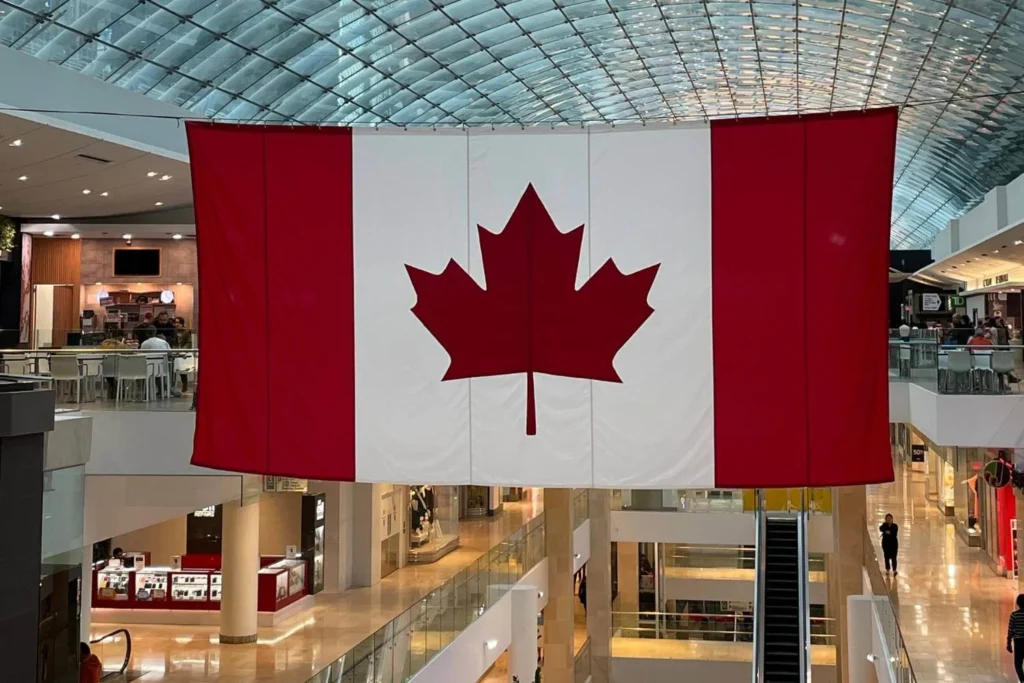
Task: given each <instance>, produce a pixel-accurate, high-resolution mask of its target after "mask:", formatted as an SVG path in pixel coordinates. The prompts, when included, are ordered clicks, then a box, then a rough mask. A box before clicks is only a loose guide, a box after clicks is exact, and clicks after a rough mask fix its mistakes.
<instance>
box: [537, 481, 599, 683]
mask: <svg viewBox="0 0 1024 683" xmlns="http://www.w3.org/2000/svg"><path fill="white" fill-rule="evenodd" d="M544 527H545V532H544V533H545V537H546V538H545V542H546V544H547V553H548V604H547V607H545V608H544V671H543V674H542V676H541V678H542V679H543V681H544V683H574V677H573V663H574V660H575V654H576V653H575V649H574V647H573V636H574V630H575V628H574V619H573V606H574V601H575V600H576V596H575V593H574V592H573V547H572V532H573V517H572V489H544ZM587 583H588V592H589V579H588V582H587ZM588 602H589V596H588Z"/></svg>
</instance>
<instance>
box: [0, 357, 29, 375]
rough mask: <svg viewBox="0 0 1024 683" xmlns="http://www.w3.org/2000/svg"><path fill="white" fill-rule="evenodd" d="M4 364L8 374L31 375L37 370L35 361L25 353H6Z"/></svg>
mask: <svg viewBox="0 0 1024 683" xmlns="http://www.w3.org/2000/svg"><path fill="white" fill-rule="evenodd" d="M2 365H3V369H4V373H5V374H8V375H31V374H33V373H34V372H35V363H33V362H32V359H31V358H29V357H28V356H27V355H25V354H23V353H14V354H9V355H5V356H4V358H3V361H2Z"/></svg>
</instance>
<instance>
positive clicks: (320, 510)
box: [316, 498, 326, 522]
mask: <svg viewBox="0 0 1024 683" xmlns="http://www.w3.org/2000/svg"><path fill="white" fill-rule="evenodd" d="M325 507H326V506H325V505H324V499H323V498H317V499H316V521H318V522H322V521H324V514H325V512H326V511H325V510H324V508H325Z"/></svg>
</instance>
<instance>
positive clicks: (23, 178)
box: [18, 175, 28, 182]
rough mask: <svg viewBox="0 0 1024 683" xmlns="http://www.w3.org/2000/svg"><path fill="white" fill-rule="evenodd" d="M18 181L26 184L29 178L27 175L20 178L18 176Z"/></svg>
mask: <svg viewBox="0 0 1024 683" xmlns="http://www.w3.org/2000/svg"><path fill="white" fill-rule="evenodd" d="M18 180H21V181H23V182H24V181H26V180H28V176H27V175H20V176H18Z"/></svg>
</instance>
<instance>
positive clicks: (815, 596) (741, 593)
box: [665, 570, 828, 605]
mask: <svg viewBox="0 0 1024 683" xmlns="http://www.w3.org/2000/svg"><path fill="white" fill-rule="evenodd" d="M713 571H714V570H709V574H710V573H711V572H713ZM809 585H810V590H809V592H808V596H807V597H808V599H809V600H810V602H811V604H812V605H827V604H828V583H826V582H825V581H813V582H811V583H810V584H809ZM665 597H666V598H667V599H669V600H717V601H720V602H753V601H754V577H753V573H751V578H750V580H749V581H743V580H739V579H715V578H711V576H704V577H701V578H692V579H691V578H686V579H682V578H670V577H668V576H666V577H665Z"/></svg>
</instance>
